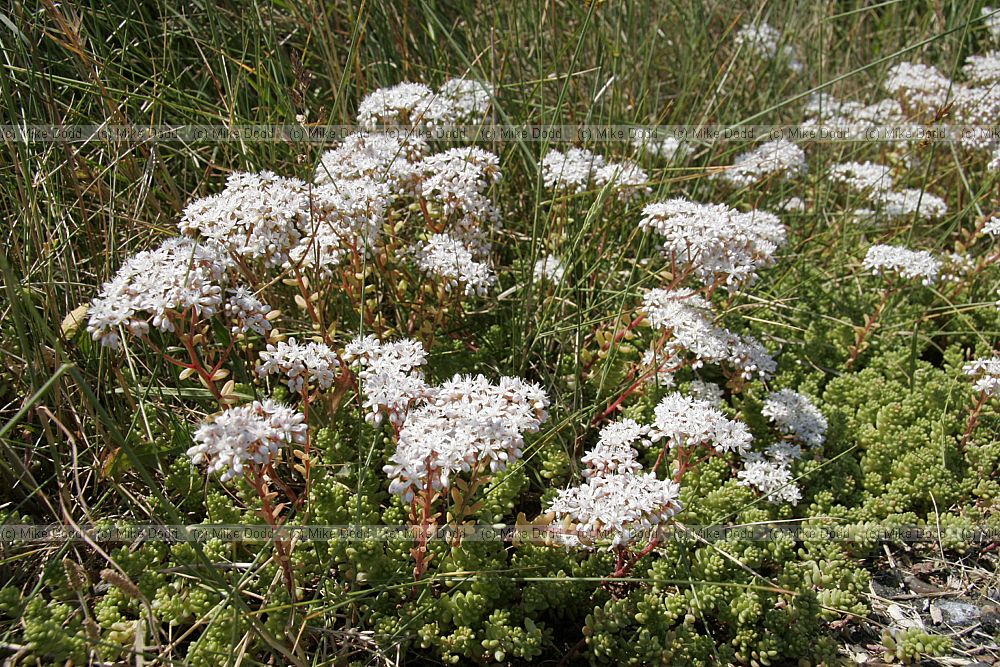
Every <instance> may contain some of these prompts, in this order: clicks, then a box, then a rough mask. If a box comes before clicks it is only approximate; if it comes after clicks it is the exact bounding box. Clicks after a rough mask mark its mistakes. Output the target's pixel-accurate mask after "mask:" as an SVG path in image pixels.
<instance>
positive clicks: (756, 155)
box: [722, 139, 807, 187]
mask: <svg viewBox="0 0 1000 667" xmlns="http://www.w3.org/2000/svg"><path fill="white" fill-rule="evenodd" d="M806 171H807V166H806V154H805V152H803V150H802V149H801V148H799V147H798V146H796V145H795V144H793V143H792V142H790V141H788V140H787V139H775V140H774V141H769V142H767V143H766V144H763V145H761V146H758V147H757V148H755V149H753V150H752V151H750V152H748V153H744V154H742V155H740V156H738V157H737V158H736V161H735V162H734V163H733V165H732V166H731V167H729V168H728V169H726V171H725V172H723V173H722V178H723V179H724V180H726V181H728V182H729V183H731V184H733V185H735V186H737V187H743V186H747V185H753V184H755V183H759V182H760V181H762V180H764V179H766V178H771V177H780V178H782V179H786V180H787V179H791V178H794V177H795V176H798V175H800V174H804V173H805V172H806Z"/></svg>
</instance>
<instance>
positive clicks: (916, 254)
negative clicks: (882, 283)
mask: <svg viewBox="0 0 1000 667" xmlns="http://www.w3.org/2000/svg"><path fill="white" fill-rule="evenodd" d="M862 266H863V267H864V268H865V269H866V270H868V271H871V272H872V273H874V274H875V275H877V276H878V275H883V274H885V273H896V274H899V275H900V276H901V277H903V278H907V279H911V280H912V279H915V278H919V279H920V282H921V283H923V284H924V285H931V284H933V283H934V281H935V280H937V276H938V272H939V271H940V270H941V262H940V261H938V260H937V259H935V257H934V255H932V254H930V253H929V252H927V251H926V250H910V249H909V248H903V247H900V246H891V245H873V246H872V247H871V248H869V249H868V252H867V254H866V255H865V259H864V261H863V262H862Z"/></svg>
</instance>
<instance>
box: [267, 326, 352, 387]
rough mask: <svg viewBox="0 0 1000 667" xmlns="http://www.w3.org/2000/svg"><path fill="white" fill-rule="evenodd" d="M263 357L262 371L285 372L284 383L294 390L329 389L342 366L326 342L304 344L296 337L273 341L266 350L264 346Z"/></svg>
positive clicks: (282, 373) (268, 372) (281, 373)
mask: <svg viewBox="0 0 1000 667" xmlns="http://www.w3.org/2000/svg"><path fill="white" fill-rule="evenodd" d="M260 360H261V364H260V366H258V367H257V374H258V375H260V376H261V377H264V376H266V375H273V374H280V375H284V376H285V377H284V378H283V381H284V383H285V384H287V385H288V388H289V389H290V390H291V391H294V392H299V391H307V390H313V389H319V390H324V389H329V388H330V387H332V386H333V384H334V382H336V380H337V369H338V368H340V361H339V360H338V359H337V353H336V352H334V351H333V350H332V349H331V348H330V346H328V345H327V344H326V343H317V342H315V341H310V342H308V343H306V344H305V345H302V344H300V343H298V342H297V341H296V340H295V339H294V338H289V339H288V340H287V341H281V342H279V343H278V344H277V345H274V344H270V343H269V344H268V346H267V349H266V350H261V352H260Z"/></svg>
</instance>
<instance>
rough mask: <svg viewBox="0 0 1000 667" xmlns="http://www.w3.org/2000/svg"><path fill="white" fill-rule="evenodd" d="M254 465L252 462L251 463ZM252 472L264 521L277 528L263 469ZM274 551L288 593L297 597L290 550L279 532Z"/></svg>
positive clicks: (252, 469)
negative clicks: (286, 547)
mask: <svg viewBox="0 0 1000 667" xmlns="http://www.w3.org/2000/svg"><path fill="white" fill-rule="evenodd" d="M251 466H252V464H251ZM250 472H251V475H250V477H251V483H252V484H253V487H254V490H255V491H256V492H257V495H258V496H259V497H260V502H261V514H262V515H263V516H264V521H266V522H267V524H268V525H269V526H271V528H277V527H278V526H280V525H281V522H280V521H278V520H277V519H276V518H275V516H274V508H273V507H272V506H271V501H270V500H269V499H268V497H267V496H268V492H267V489H266V487H265V486H264V478H263V475H262V474H261V471H259V470H257V469H256V467H255V466H254V467H251V468H250ZM274 551H275V556H276V557H277V559H278V564H279V565H280V566H281V571H282V573H283V574H284V577H285V586H287V587H288V593H289V595H291V596H292V599H293V600H294V599H295V575H294V573H293V572H292V564H291V562H290V561H289V559H288V551H287V550H286V549H285V543H284V542H283V541H282V540H281V538H279V537H278V535H277V534H275V536H274Z"/></svg>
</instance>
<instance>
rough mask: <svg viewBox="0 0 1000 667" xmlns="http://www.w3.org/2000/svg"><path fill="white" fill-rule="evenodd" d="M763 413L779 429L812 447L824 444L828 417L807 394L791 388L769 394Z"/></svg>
mask: <svg viewBox="0 0 1000 667" xmlns="http://www.w3.org/2000/svg"><path fill="white" fill-rule="evenodd" d="M761 413H762V414H763V415H764V416H765V417H767V418H768V419H770V420H771V422H772V423H773V424H774V425H775V426H776V427H777V429H778V430H779V431H781V432H782V433H784V434H786V435H791V436H794V437H795V438H797V439H798V440H801V441H802V442H804V443H805V444H807V445H809V446H810V447H818V446H819V445H822V444H823V440H824V439H825V438H826V429H827V421H826V417H824V416H823V413H822V412H820V411H819V408H817V407H816V406H815V405H814V404H813V402H812V401H810V400H809V399H808V398H807V397H806V396H803V395H802V394H800V393H798V392H796V391H792V390H791V389H782V390H781V391H775V392H772V393H771V394H769V395H768V397H767V400H765V401H764V408H763V410H761Z"/></svg>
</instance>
